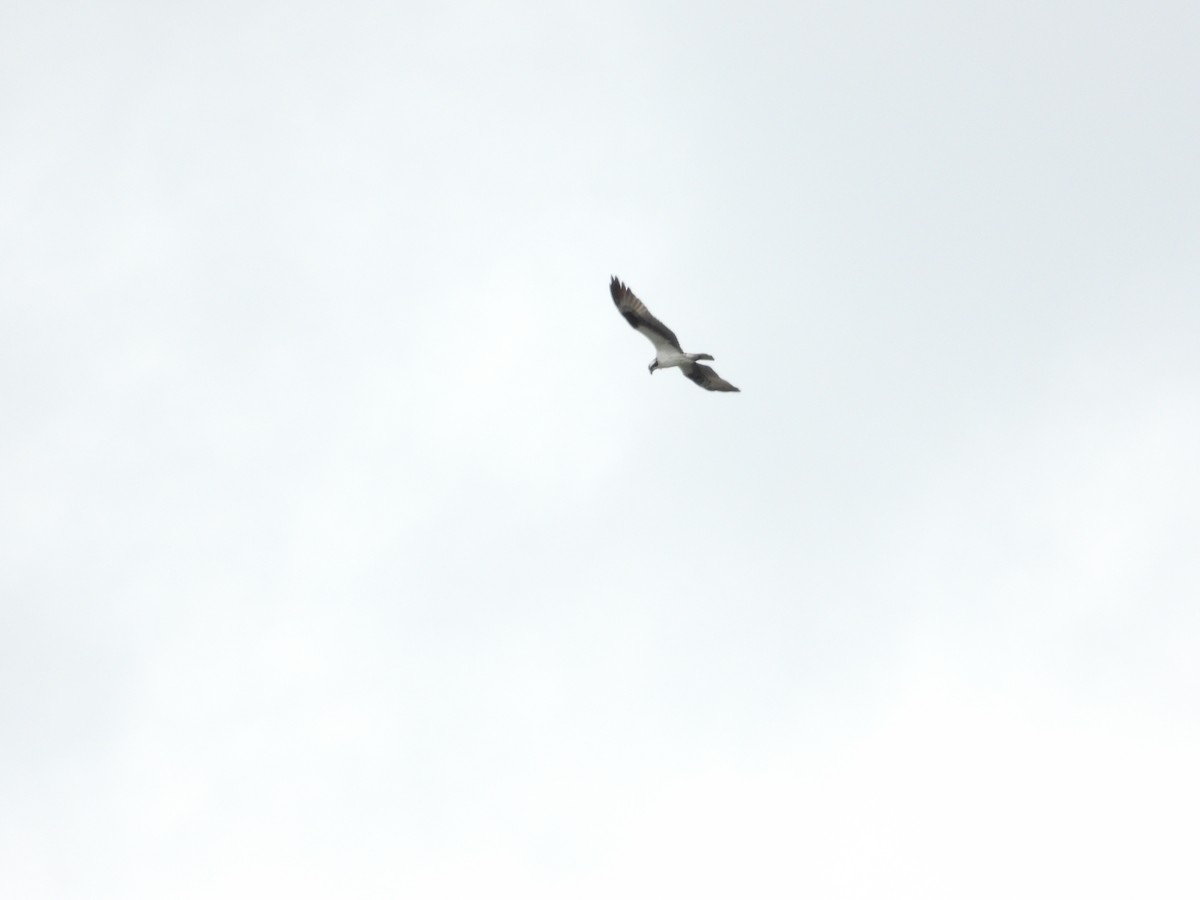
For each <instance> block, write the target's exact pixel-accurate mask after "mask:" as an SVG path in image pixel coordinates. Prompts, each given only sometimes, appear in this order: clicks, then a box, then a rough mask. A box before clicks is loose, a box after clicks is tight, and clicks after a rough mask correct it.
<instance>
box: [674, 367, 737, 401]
mask: <svg viewBox="0 0 1200 900" xmlns="http://www.w3.org/2000/svg"><path fill="white" fill-rule="evenodd" d="M679 368H681V369H682V370H683V374H684V375H686V376H687V377H688V378H690V379H692V381H694V382H696V384H698V385H700V387H702V388H704V389H705V390H706V391H737V392H738V393H739V394H740V393H741V390H740V389H739V388H735V387H734V386H733V385H732V384H730V383H729V382H728V381H726V380H725V379H724V378H722V377H721V376H720V375H718V374H717V373H716V372H714V371H713V370H712V369H711V368H709V367H708V366H702V365H701V364H700V363H687V364H685V365H682V366H680V367H679Z"/></svg>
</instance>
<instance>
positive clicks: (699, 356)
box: [687, 353, 713, 362]
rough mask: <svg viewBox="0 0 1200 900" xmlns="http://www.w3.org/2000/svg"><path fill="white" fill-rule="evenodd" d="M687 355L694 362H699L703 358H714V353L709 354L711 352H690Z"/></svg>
mask: <svg viewBox="0 0 1200 900" xmlns="http://www.w3.org/2000/svg"><path fill="white" fill-rule="evenodd" d="M687 357H688V359H690V360H691V361H692V362H697V361H698V360H701V359H712V358H713V357H712V354H709V353H689V354H688V355H687Z"/></svg>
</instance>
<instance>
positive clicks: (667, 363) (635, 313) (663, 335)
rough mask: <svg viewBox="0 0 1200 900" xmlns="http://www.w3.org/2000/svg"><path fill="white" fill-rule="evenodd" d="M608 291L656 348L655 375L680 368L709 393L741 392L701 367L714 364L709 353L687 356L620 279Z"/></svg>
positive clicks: (651, 371)
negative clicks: (706, 362)
mask: <svg viewBox="0 0 1200 900" xmlns="http://www.w3.org/2000/svg"><path fill="white" fill-rule="evenodd" d="M608 289H609V291H610V292H611V293H612V298H613V303H615V304H616V305H617V310H618V311H619V312H620V313H621V315H622V316H624V317H625V321H626V322H628V323H629V324H630V325H631V326H632V327H633V329H634V330H635V331H638V332H641V333H642V334H643V335H645V336H646V338H647V339H648V340H649V341H650V343H652V344H653V345H654V351H655V356H654V362H652V363H650V374H651V375H653V374H654V371H655V370H656V369H670V368H676V367H678V368H679V369H680V370H681V371H682V372H683V374H684V375H686V376H687V377H688V378H690V379H691V380H692V381H694V382H696V384H698V385H700V387H702V388H704V389H705V390H706V391H734V392H737V391H738V388H735V387H734V386H733V385H732V384H730V383H729V382H728V381H726V380H725V379H724V378H722V377H721V376H720V375H718V374H717V373H716V372H714V371H713V370H712V369H711V368H710V367H708V366H703V365H701V364H700V362H699V360H702V359H708V360H711V359H712V356H710V355H709V354H707V353H685V352H684V351H683V348H681V347H680V346H679V338H677V337H675V332H673V331H672V330H671V329H670V328H668V327H667V326H666V325H664V324H663V323H662V322H660V321H658V319H656V318H654V316H652V315H651V314H650V310H648V309H646V304H644V303H643V302H642V301H641V300H639V299H638V298H637V296H636V295H635V294H634V293H633V291H631V290H630V289H629V288H627V287H626V286H625V285H624V284H622V283H621V282H620V281H619V280H618V279H617V278H615V277H614V278H613V280H612V282H611V283H610V284H609V286H608Z"/></svg>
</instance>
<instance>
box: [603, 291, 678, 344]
mask: <svg viewBox="0 0 1200 900" xmlns="http://www.w3.org/2000/svg"><path fill="white" fill-rule="evenodd" d="M608 289H609V291H611V292H612V298H613V303H615V304H616V305H617V310H618V311H619V312H620V313H621V315H622V316H624V317H625V321H626V322H628V323H629V324H630V325H631V326H633V327H634V328H636V329H637V330H638V331H640V332H642V333H643V334H645V335H646V337H648V338H650V340H651V341H653V340H654V335H658V336H659V337H661V338H662V339H663V340H665V341H666V342H667V343H669V344H670V345H671V346H672V347H674V348H675V349H676V350H679V351H680V352H683V351H682V349H681V348H680V346H679V338H677V337H675V332H673V331H672V330H671V329H670V328H668V327H667V326H666V325H664V324H663V323H662V322H660V321H658V319H656V318H654V316H652V315H651V314H650V310H648V309H646V304H645V303H643V302H642V301H641V300H639V299H638V298H637V296H636V295H635V294H634V293H633V291H631V290H630V289H629V288H627V287H626V286H625V285H624V284H622V283H621V282H620V281H619V280H618V279H617V278H616V277H615V276H614V277H613V280H612V282H611V283H609V285H608Z"/></svg>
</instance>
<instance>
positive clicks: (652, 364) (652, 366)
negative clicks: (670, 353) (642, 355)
mask: <svg viewBox="0 0 1200 900" xmlns="http://www.w3.org/2000/svg"><path fill="white" fill-rule="evenodd" d="M657 368H658V360H657V359H656V360H655V361H654V362H652V363H650V374H651V375H653V374H654V370H655V369H657Z"/></svg>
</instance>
